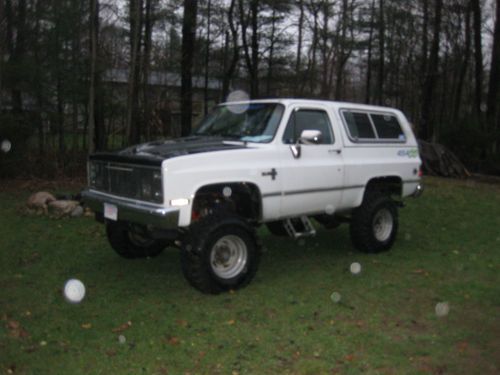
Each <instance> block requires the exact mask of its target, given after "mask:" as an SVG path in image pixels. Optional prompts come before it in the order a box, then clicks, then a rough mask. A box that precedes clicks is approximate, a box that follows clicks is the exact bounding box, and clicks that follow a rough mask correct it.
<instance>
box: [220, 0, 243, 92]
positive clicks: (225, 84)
mask: <svg viewBox="0 0 500 375" xmlns="http://www.w3.org/2000/svg"><path fill="white" fill-rule="evenodd" d="M235 1H236V0H231V3H230V5H229V9H228V12H227V19H228V24H229V29H230V30H231V40H232V43H233V54H232V57H231V61H230V62H229V65H228V67H227V69H226V70H225V71H224V77H223V78H222V97H223V100H226V98H227V96H228V95H229V85H230V83H231V79H232V77H233V74H234V71H235V70H236V65H237V64H238V60H239V58H240V47H239V45H238V30H237V29H236V26H235V24H234V6H235ZM228 44H229V35H227V36H226V45H228Z"/></svg>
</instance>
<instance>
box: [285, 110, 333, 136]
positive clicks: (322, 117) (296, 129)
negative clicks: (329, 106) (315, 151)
mask: <svg viewBox="0 0 500 375" xmlns="http://www.w3.org/2000/svg"><path fill="white" fill-rule="evenodd" d="M304 130H319V131H320V132H321V134H322V137H321V142H320V143H321V144H332V143H333V134H332V125H331V123H330V120H329V119H328V115H327V114H326V112H325V111H322V110H316V109H299V110H298V111H294V112H293V113H292V114H291V116H290V119H289V120H288V124H287V125H286V129H285V133H284V134H283V143H286V144H294V143H296V142H297V139H298V138H299V137H300V134H301V133H302V131H304Z"/></svg>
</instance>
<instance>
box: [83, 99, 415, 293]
mask: <svg viewBox="0 0 500 375" xmlns="http://www.w3.org/2000/svg"><path fill="white" fill-rule="evenodd" d="M420 165H421V160H420V157H419V154H418V148H417V142H416V139H415V136H414V134H413V132H412V130H411V127H410V125H409V123H408V121H407V119H406V118H405V116H404V115H403V113H401V112H400V111H398V110H396V109H393V108H387V107H378V106H368V105H360V104H353V103H341V102H331V101H317V100H299V99H275V100H255V101H248V102H231V103H224V104H221V105H219V106H217V107H216V108H215V110H214V111H213V112H212V113H211V114H209V115H208V117H207V118H205V119H204V120H203V121H202V123H201V124H200V126H199V127H198V128H197V130H196V131H195V132H194V133H193V134H192V136H189V137H185V138H180V139H175V140H162V141H155V142H149V143H144V144H141V145H136V146H133V147H129V148H127V149H124V150H122V151H118V152H112V153H111V152H110V153H96V154H93V155H91V156H90V157H89V163H88V179H89V187H88V189H87V190H86V191H85V192H84V193H83V197H84V200H85V201H86V203H87V205H89V206H90V207H91V208H92V209H93V210H94V211H95V212H96V219H97V220H99V221H101V222H103V223H105V225H106V233H107V236H108V239H109V242H110V244H111V247H112V248H113V249H114V250H115V251H116V252H117V253H118V254H119V255H120V256H122V257H125V258H138V257H152V256H155V255H158V254H159V253H160V252H161V251H162V250H163V249H164V248H165V247H166V246H169V245H176V246H179V247H180V248H181V260H182V262H181V263H182V270H183V273H184V275H185V277H186V279H187V280H188V281H189V283H190V284H191V285H192V286H194V287H195V288H197V289H198V290H200V291H202V292H204V293H220V292H223V291H227V290H229V289H237V288H241V287H243V286H245V285H247V284H248V283H249V282H250V281H251V280H252V278H253V277H254V275H255V273H256V271H257V267H258V263H259V258H260V243H259V240H258V238H257V235H256V228H257V227H258V226H259V225H261V224H266V225H267V227H268V229H269V230H270V232H271V233H273V234H275V235H289V236H292V237H294V238H298V237H302V236H311V235H314V234H315V228H314V225H313V224H312V223H311V221H310V219H311V218H314V219H315V220H316V221H318V222H319V223H321V224H322V225H324V226H326V227H335V226H337V225H338V224H340V223H343V222H348V223H350V234H351V239H352V242H353V244H354V246H355V247H356V248H358V249H359V250H361V251H364V252H370V253H377V252H381V251H384V250H388V249H389V248H390V247H391V246H392V244H393V243H394V241H395V239H396V234H397V230H398V206H399V205H401V202H402V199H403V198H405V197H408V196H418V195H419V194H420V193H421V192H422V186H421V184H420Z"/></svg>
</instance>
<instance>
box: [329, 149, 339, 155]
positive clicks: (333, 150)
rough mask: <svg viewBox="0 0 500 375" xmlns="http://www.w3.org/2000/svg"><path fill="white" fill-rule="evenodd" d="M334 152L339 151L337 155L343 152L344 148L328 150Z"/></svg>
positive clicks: (330, 152)
mask: <svg viewBox="0 0 500 375" xmlns="http://www.w3.org/2000/svg"><path fill="white" fill-rule="evenodd" d="M334 152H336V153H337V155H338V154H340V153H342V150H341V149H338V150H337V149H331V150H328V153H329V154H333V153H334Z"/></svg>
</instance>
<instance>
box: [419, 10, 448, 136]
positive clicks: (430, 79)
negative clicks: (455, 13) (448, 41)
mask: <svg viewBox="0 0 500 375" xmlns="http://www.w3.org/2000/svg"><path fill="white" fill-rule="evenodd" d="M442 7H443V0H435V11H434V30H433V31H434V35H433V39H432V46H431V53H430V57H429V64H428V69H427V74H426V77H425V83H424V92H423V94H424V95H423V98H422V107H421V114H420V131H419V136H420V138H421V139H423V140H430V139H431V138H432V128H433V123H432V122H433V120H434V106H433V103H434V89H435V86H436V81H437V78H438V64H439V42H440V33H441V11H442Z"/></svg>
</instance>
